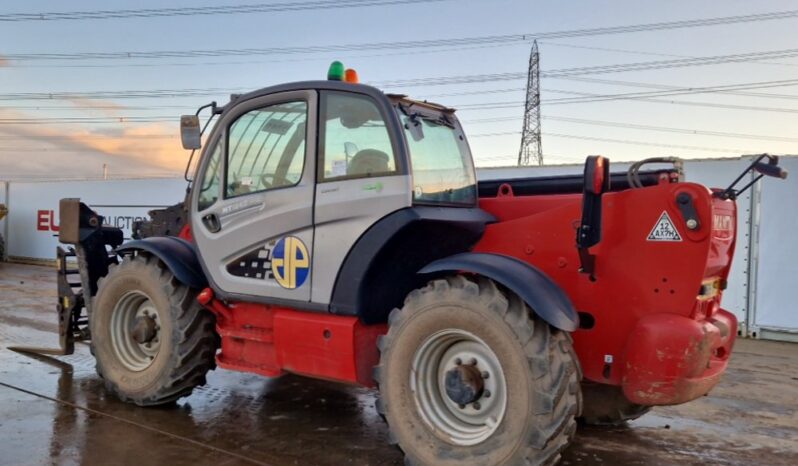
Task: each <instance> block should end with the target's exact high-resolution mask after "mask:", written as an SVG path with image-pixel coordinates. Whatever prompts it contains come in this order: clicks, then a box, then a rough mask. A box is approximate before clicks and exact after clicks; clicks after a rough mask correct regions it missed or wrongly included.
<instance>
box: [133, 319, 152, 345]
mask: <svg viewBox="0 0 798 466" xmlns="http://www.w3.org/2000/svg"><path fill="white" fill-rule="evenodd" d="M135 322H136V323H135V324H134V325H133V330H132V331H131V332H130V336H132V337H133V339H134V340H136V343H138V344H140V345H143V344H145V343H149V342H151V341H152V340H153V339H154V338H155V336H156V335H158V331H157V326H158V324H157V323H156V322H155V319H153V318H152V317H150V316H142V317H136V321H135Z"/></svg>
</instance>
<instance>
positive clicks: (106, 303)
mask: <svg viewBox="0 0 798 466" xmlns="http://www.w3.org/2000/svg"><path fill="white" fill-rule="evenodd" d="M196 295H197V291H196V290H193V289H191V288H189V287H187V286H185V285H183V284H182V283H180V282H179V281H178V280H177V279H176V278H175V277H174V275H173V274H172V273H171V272H170V271H169V269H168V268H167V267H166V266H165V265H164V264H163V263H162V262H161V261H160V260H158V258H156V257H154V256H150V255H147V254H143V253H142V254H138V255H136V256H127V257H125V258H124V260H123V261H122V263H121V264H120V265H118V266H115V267H112V268H111V270H110V271H109V273H108V275H107V276H106V277H104V278H103V279H102V280H101V282H100V286H99V290H98V291H97V296H96V297H95V299H94V306H93V311H92V315H91V316H90V317H89V326H90V329H91V335H92V341H91V346H92V352H93V353H94V356H95V358H96V359H97V373H98V374H99V375H100V376H101V377H103V379H104V380H105V386H106V388H107V389H108V390H109V391H110V392H112V393H114V394H115V395H116V396H117V397H119V398H120V399H122V400H123V401H129V402H133V403H135V404H137V405H140V406H153V405H160V404H165V403H170V402H173V401H175V400H177V399H178V398H181V397H184V396H188V395H190V394H191V391H192V390H193V389H194V387H196V386H199V385H204V384H205V374H206V373H207V372H208V371H209V370H211V369H213V368H215V367H216V365H215V359H214V358H215V355H216V350H217V348H218V345H219V343H218V336H217V335H216V334H215V332H214V319H213V315H211V314H210V313H209V312H208V311H206V310H204V309H203V308H202V306H200V304H199V303H198V302H197V300H196Z"/></svg>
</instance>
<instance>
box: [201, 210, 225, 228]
mask: <svg viewBox="0 0 798 466" xmlns="http://www.w3.org/2000/svg"><path fill="white" fill-rule="evenodd" d="M202 223H203V224H204V225H205V228H207V229H208V231H210V232H211V233H216V232H217V231H219V230H221V229H222V222H220V221H219V217H218V216H217V215H216V214H208V215H205V216H204V217H202Z"/></svg>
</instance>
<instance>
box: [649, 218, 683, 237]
mask: <svg viewBox="0 0 798 466" xmlns="http://www.w3.org/2000/svg"><path fill="white" fill-rule="evenodd" d="M681 240H682V237H681V235H679V232H678V231H677V230H676V227H675V226H674V225H673V221H672V220H671V217H670V215H668V212H665V211H663V212H662V215H660V216H659V220H657V224H656V225H654V229H653V230H651V233H649V234H648V241H674V242H678V241H681Z"/></svg>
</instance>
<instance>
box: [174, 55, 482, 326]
mask: <svg viewBox="0 0 798 466" xmlns="http://www.w3.org/2000/svg"><path fill="white" fill-rule="evenodd" d="M338 65H340V63H339V64H338ZM341 70H343V66H342V65H340V66H337V65H336V64H335V63H334V64H333V66H332V67H331V70H330V73H329V74H328V78H330V79H328V80H327V81H308V82H299V83H289V84H283V85H279V86H274V87H269V88H265V89H261V90H258V91H254V92H251V93H248V94H244V95H238V96H233V97H232V98H231V101H230V103H228V104H227V105H225V106H224V107H221V108H218V109H215V111H214V112H213V113H214V114H218V115H220V116H219V120H218V121H217V122H216V125H215V126H214V128H213V130H212V132H211V133H210V135H209V136H208V137H207V141H206V144H205V147H204V148H203V151H202V156H201V158H200V162H199V163H198V166H197V171H196V176H195V178H194V179H195V180H196V181H195V183H194V184H193V188H192V192H191V195H190V203H189V205H190V215H189V217H190V219H191V231H192V234H193V237H194V241H195V242H196V245H197V248H196V249H197V251H198V255H199V256H200V262H201V264H202V267H203V269H204V274H205V276H207V277H208V279H209V283H210V285H211V287H212V288H213V289H214V291H215V292H216V293H217V294H218V295H220V296H223V297H227V298H229V299H238V300H246V301H263V302H269V303H282V304H286V305H290V306H293V307H298V308H310V309H316V310H319V311H332V312H340V313H352V314H359V313H360V311H361V310H362V309H363V307H364V303H365V302H366V301H368V299H370V298H366V297H364V296H362V293H364V291H363V290H360V289H359V288H358V287H352V286H349V285H348V284H349V283H351V282H352V281H355V282H356V283H361V287H363V286H365V285H363V283H365V282H367V281H369V279H368V278H367V277H366V276H367V275H373V276H377V275H381V274H383V273H385V272H383V271H376V270H372V268H373V267H378V265H377V264H376V263H374V261H372V262H370V263H363V264H361V263H359V262H358V260H359V259H358V257H360V256H362V257H370V258H375V257H376V258H377V259H380V257H382V256H385V257H387V256H390V255H391V254H393V252H390V253H389V252H386V251H387V249H390V248H392V247H397V248H398V247H399V246H397V244H398V243H401V242H402V241H405V242H407V244H405V245H404V246H402V248H404V249H405V251H404V252H403V257H402V258H401V259H392V260H391V264H390V265H389V266H390V267H392V268H394V269H396V270H395V272H396V274H397V276H400V274H401V276H405V277H407V276H415V273H416V272H417V271H418V270H419V269H420V268H421V267H423V265H425V263H426V262H424V263H422V262H423V261H422V257H423V260H424V261H427V262H428V261H429V260H431V259H434V258H435V257H437V256H440V257H444V255H448V254H453V253H457V252H462V251H465V250H467V249H468V248H469V247H470V246H471V245H472V244H473V243H474V242H475V241H476V240H477V239H478V237H479V236H480V235H481V232H482V229H483V228H484V225H485V223H486V222H489V221H491V220H492V217H490V216H489V215H487V214H485V213H484V212H482V211H479V209H477V186H476V176H475V170H474V165H473V162H472V158H471V152H470V150H469V147H468V144H467V142H466V138H465V135H464V133H463V130H462V128H461V126H460V124H459V122H458V121H457V118H456V117H455V115H454V110H453V109H450V108H446V107H443V106H440V105H437V104H433V103H429V102H421V101H416V100H412V99H409V98H407V97H405V96H401V95H386V94H384V93H383V92H382V91H380V90H378V89H376V88H373V87H371V86H366V85H362V84H359V83H357V82H356V74H355V73H354V72H353V71H352V70H345V71H343V73H341V72H340V71H341ZM344 78H347V79H348V81H346V80H344ZM191 118H192V117H184V118H183V119H182V120H181V121H183V120H188V119H191ZM190 123H191V124H190V125H183V126H182V128H181V129H182V131H181V133H182V134H183V135H184V136H188V138H184V146H185V147H187V148H191V147H192V145H191V141H192V140H194V141H198V140H199V137H198V136H197V134H196V132H197V131H199V127H200V126H199V122H198V120H197V119H196V117H193V121H191V122H190ZM192 131H193V132H194V134H191V132H192ZM187 133H188V134H187ZM186 141H188V142H186ZM186 144H188V145H186ZM193 147H194V148H196V145H195V146H193ZM428 207H434V208H435V209H437V210H433V211H427V210H423V209H424V208H428ZM442 207H443V208H446V209H445V210H441V208H442ZM419 208H421V209H422V210H420V211H419V210H418V209H419ZM450 208H451V209H450ZM452 209H454V210H456V211H459V213H453V212H452ZM425 216H426V217H430V216H432V217H435V216H446V219H445V220H443V219H440V220H439V223H441V224H444V223H445V224H447V225H450V226H449V227H448V228H452V229H457V231H450V232H449V233H454V236H457V237H458V238H459V239H458V240H455V241H449V243H451V244H447V246H446V247H439V246H438V247H437V249H436V250H435V251H428V250H427V247H428V245H423V244H421V245H419V244H420V243H423V242H424V241H423V238H421V239H419V238H415V237H414V238H413V239H412V241H411V240H410V239H409V237H408V239H405V240H401V239H397V235H399V236H401V235H405V236H407V235H411V236H412V235H417V234H419V233H418V232H415V233H411V232H414V231H415V230H413V229H412V228H406V225H405V224H406V223H414V222H415V223H419V224H420V223H424V224H425V225H427V224H428V223H429V222H433V223H434V221H435V220H434V219H432V218H426V217H425ZM458 216H459V217H462V218H459V217H458ZM422 217H424V218H425V220H423V221H422V220H419V219H421V218H422ZM425 222H426V223H425ZM386 225H388V226H386ZM418 228H420V227H418ZM425 228H427V227H425ZM441 228H443V227H441ZM382 229H386V230H385V231H383V230H382ZM462 229H465V230H468V231H469V233H468V234H463V233H462V231H460V230H462ZM375 231H376V232H378V233H375ZM442 233H443V231H440V232H438V233H437V234H442ZM427 243H429V244H430V245H431V244H433V243H432V242H427ZM403 244H404V243H403ZM413 245H417V246H413ZM410 246H413V247H414V249H415V250H413V251H410V250H407V249H408V248H409V247H410ZM430 247H431V246H430ZM358 248H359V249H358ZM363 248H366V249H368V250H363ZM413 256H418V258H414V257H413ZM384 260H387V259H384ZM353 264H354V265H353ZM382 267H386V265H382ZM370 270H372V271H370ZM344 282H346V283H347V285H346V286H344V285H342V286H340V287H339V286H337V285H338V284H339V283H344ZM415 285H416V284H415V283H408V284H406V285H401V284H399V285H398V286H397V287H396V292H393V291H391V292H387V294H385V293H384V294H385V295H386V296H388V295H393V294H397V296H398V293H399V292H404V291H405V288H407V287H410V286H415ZM345 288H346V289H354V291H352V292H351V293H354V295H352V296H342V295H340V293H344V294H346V293H347V292H344V291H340V290H344V289H345ZM411 289H412V288H411ZM336 290H339V291H336ZM408 291H409V290H408ZM402 296H403V295H402ZM388 301H390V303H388V302H385V303H374V302H371V303H370V304H369V305H370V306H372V307H378V308H379V313H380V314H383V313H384V312H387V311H388V310H390V309H384V308H386V307H387V306H389V305H390V306H395V305H399V304H401V302H398V303H394V302H393V301H394V298H390V299H388Z"/></svg>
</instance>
